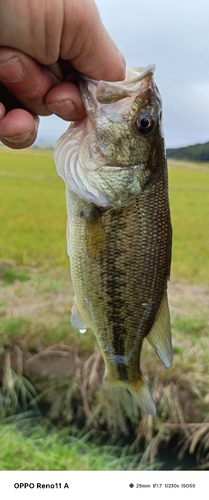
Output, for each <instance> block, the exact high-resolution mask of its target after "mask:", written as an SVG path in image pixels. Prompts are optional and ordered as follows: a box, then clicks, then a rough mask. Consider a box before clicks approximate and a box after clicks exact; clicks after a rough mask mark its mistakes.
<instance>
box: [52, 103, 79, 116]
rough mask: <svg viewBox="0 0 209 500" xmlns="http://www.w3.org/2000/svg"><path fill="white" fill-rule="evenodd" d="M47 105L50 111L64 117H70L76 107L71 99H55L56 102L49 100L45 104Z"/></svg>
mask: <svg viewBox="0 0 209 500" xmlns="http://www.w3.org/2000/svg"><path fill="white" fill-rule="evenodd" d="M47 107H48V108H49V109H50V111H53V113H55V114H56V115H60V116H64V117H66V118H67V117H68V116H69V117H70V116H72V115H73V114H74V113H75V111H76V107H75V104H74V102H73V101H71V99H66V100H64V101H57V102H50V103H49V104H47Z"/></svg>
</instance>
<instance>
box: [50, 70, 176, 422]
mask: <svg viewBox="0 0 209 500" xmlns="http://www.w3.org/2000/svg"><path fill="white" fill-rule="evenodd" d="M153 72H154V66H153V65H149V66H148V67H147V68H131V69H130V70H128V72H127V76H126V80H125V81H123V82H116V83H108V82H104V81H100V82H99V81H94V80H91V79H89V78H86V77H82V76H81V79H80V92H81V96H82V99H83V103H84V106H85V108H86V112H87V118H85V119H84V120H83V121H82V122H74V123H72V124H71V126H70V127H69V129H68V130H67V132H65V133H64V134H63V135H62V136H61V138H60V139H59V140H58V142H57V143H56V146H55V163H56V166H57V171H58V174H59V175H60V176H61V177H62V178H63V179H64V181H65V183H66V186H67V212H68V235H67V241H68V243H67V247H68V253H69V256H70V267H71V276H72V282H73V287H74V293H75V300H74V304H73V307H72V314H71V321H72V323H73V325H75V326H76V327H78V328H79V330H80V331H81V333H84V332H85V330H86V329H87V327H90V328H91V329H92V330H93V332H94V333H95V336H96V338H97V341H98V344H99V346H100V348H101V351H102V353H103V357H104V362H105V380H106V383H107V384H116V385H118V384H119V385H122V386H125V387H126V388H127V389H128V390H129V391H130V392H131V394H132V395H133V396H134V398H135V399H136V400H137V402H138V404H139V406H140V407H141V409H142V411H144V412H146V413H149V414H151V415H155V413H156V408H155V403H154V400H153V398H152V395H151V392H150V389H149V386H148V383H147V381H146V380H145V378H144V377H143V375H142V373H141V369H140V356H141V350H142V344H143V340H144V339H145V338H146V339H147V340H148V342H149V343H150V344H151V346H152V347H153V348H154V350H155V351H156V353H157V355H158V356H159V358H160V359H161V361H162V362H163V363H164V364H165V366H166V367H170V366H171V363H172V346H171V330H170V317H169V308H168V300H167V281H168V279H169V273H170V262H171V240H172V230H171V221H170V210H169V200H168V180H167V163H166V156H165V147H164V139H163V132H162V126H161V120H162V109H161V108H162V106H161V97H160V94H159V91H158V89H157V87H156V85H155V83H154V78H153Z"/></svg>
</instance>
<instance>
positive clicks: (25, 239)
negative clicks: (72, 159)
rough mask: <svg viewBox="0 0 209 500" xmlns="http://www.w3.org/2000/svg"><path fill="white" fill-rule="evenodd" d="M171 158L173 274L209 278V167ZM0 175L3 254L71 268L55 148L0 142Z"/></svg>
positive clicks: (195, 279)
mask: <svg viewBox="0 0 209 500" xmlns="http://www.w3.org/2000/svg"><path fill="white" fill-rule="evenodd" d="M170 164H171V165H172V166H171V168H170V169H169V183H170V204H171V213H172V224H173V260H172V277H175V278H176V277H177V278H181V279H185V280H188V281H190V282H193V283H195V282H199V283H209V259H208V252H209V231H208V227H209V204H208V196H209V169H208V171H207V169H205V171H204V169H203V171H201V168H200V170H198V165H197V166H196V168H194V166H193V165H192V164H191V167H190V164H188V163H187V164H185V162H184V166H185V165H186V166H187V168H181V163H180V162H179V163H178V162H175V163H173V162H171V163H170ZM173 165H175V166H173ZM0 177H1V204H0V219H1V232H0V248H1V251H0V259H1V260H4V261H8V259H10V260H12V261H14V262H15V264H17V265H26V266H31V265H32V266H35V267H36V266H38V267H42V268H45V269H50V268H54V267H55V266H56V267H60V268H62V269H63V270H67V269H68V266H69V264H68V257H67V253H66V238H65V226H66V205H65V186H64V183H63V182H62V180H61V179H60V178H59V177H58V175H57V173H56V169H55V165H54V161H53V152H52V151H50V150H49V151H44V150H36V149H30V150H27V151H15V152H14V151H10V150H7V149H5V148H3V147H1V148H0Z"/></svg>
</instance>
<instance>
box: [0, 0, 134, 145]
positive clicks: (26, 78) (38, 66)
mask: <svg viewBox="0 0 209 500" xmlns="http://www.w3.org/2000/svg"><path fill="white" fill-rule="evenodd" d="M76 72H80V73H84V74H85V75H86V76H89V77H90V78H94V79H96V80H100V79H104V80H109V81H111V80H112V81H117V80H122V79H123V78H124V72H125V63H124V59H123V56H122V55H121V54H120V52H119V51H118V49H117V47H116V46H115V44H114V42H113V41H112V39H111V38H110V36H109V35H108V33H107V31H106V30H105V28H104V26H103V25H102V23H101V20H100V17H99V13H98V10H97V8H96V6H95V4H94V2H93V0H79V1H78V0H51V1H50V2H49V1H48V0H36V1H35V2H34V0H7V1H6V2H5V0H0V140H1V141H2V142H3V143H4V144H6V145H7V146H9V147H12V148H23V147H28V146H30V145H31V144H33V142H34V141H35V139H36V135H37V130H38V121H39V120H38V115H43V116H44V115H45V116H46V115H49V114H51V113H52V112H53V113H55V114H57V115H58V116H60V117H61V118H63V119H64V120H80V119H82V118H84V116H85V109H84V107H83V104H82V101H81V98H80V94H79V91H78V87H77V85H76Z"/></svg>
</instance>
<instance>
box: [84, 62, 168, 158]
mask: <svg viewBox="0 0 209 500" xmlns="http://www.w3.org/2000/svg"><path fill="white" fill-rule="evenodd" d="M154 69H155V67H154V65H149V66H148V67H147V68H130V69H129V70H128V71H127V74H126V79H125V80H124V81H123V82H105V81H95V80H90V79H88V78H86V77H84V78H83V79H81V83H80V90H81V96H82V99H83V102H84V106H85V108H86V112H87V115H88V117H89V119H90V121H91V123H92V132H91V134H90V141H89V142H90V154H91V157H92V159H93V161H95V162H96V163H97V165H99V164H103V165H111V166H120V167H122V166H129V165H137V164H141V165H142V164H143V165H146V164H147V161H148V158H149V153H150V149H151V147H152V143H153V140H154V139H155V138H156V136H158V137H159V135H160V137H162V135H163V133H162V128H161V116H162V103H161V97H160V94H159V91H158V89H157V86H156V85H155V82H154V78H153V73H154Z"/></svg>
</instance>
